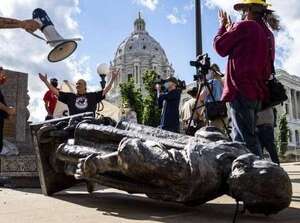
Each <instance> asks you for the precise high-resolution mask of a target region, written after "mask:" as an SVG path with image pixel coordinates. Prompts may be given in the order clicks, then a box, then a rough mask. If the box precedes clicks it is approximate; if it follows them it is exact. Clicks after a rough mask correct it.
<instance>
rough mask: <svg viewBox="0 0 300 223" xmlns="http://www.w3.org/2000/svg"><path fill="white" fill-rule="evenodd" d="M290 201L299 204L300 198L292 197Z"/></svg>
mask: <svg viewBox="0 0 300 223" xmlns="http://www.w3.org/2000/svg"><path fill="white" fill-rule="evenodd" d="M292 201H293V202H300V196H293V197H292Z"/></svg>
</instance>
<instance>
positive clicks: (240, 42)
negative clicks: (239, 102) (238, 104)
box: [214, 21, 275, 101]
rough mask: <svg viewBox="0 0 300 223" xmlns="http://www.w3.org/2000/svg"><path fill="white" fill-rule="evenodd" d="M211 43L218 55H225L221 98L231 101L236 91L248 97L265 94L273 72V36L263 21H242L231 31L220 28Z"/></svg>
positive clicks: (261, 98) (258, 96)
mask: <svg viewBox="0 0 300 223" xmlns="http://www.w3.org/2000/svg"><path fill="white" fill-rule="evenodd" d="M214 47H215V49H216V51H217V53H218V54H219V55H220V56H222V57H226V56H228V64H227V72H226V74H227V75H226V79H225V85H224V90H223V95H222V100H223V101H232V100H234V99H235V97H236V96H237V95H238V94H240V95H242V96H244V97H246V98H247V99H249V100H261V101H263V100H265V99H267V98H268V89H267V86H266V82H267V80H268V79H269V78H270V75H271V73H272V61H274V58H275V40H274V35H273V33H272V32H271V31H270V30H269V29H268V27H267V26H266V25H265V24H264V23H263V22H256V21H242V22H239V23H236V24H234V26H233V27H232V28H231V29H230V31H226V29H225V27H222V28H220V30H219V32H218V34H217V35H216V37H215V40H214Z"/></svg>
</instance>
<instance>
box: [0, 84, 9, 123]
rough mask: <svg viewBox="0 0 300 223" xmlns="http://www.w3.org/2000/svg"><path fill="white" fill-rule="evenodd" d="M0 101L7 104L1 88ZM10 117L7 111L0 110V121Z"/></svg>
mask: <svg viewBox="0 0 300 223" xmlns="http://www.w3.org/2000/svg"><path fill="white" fill-rule="evenodd" d="M0 102H1V103H2V104H4V105H6V102H5V99H4V96H3V94H2V92H1V90H0ZM7 117H8V114H7V113H6V112H5V111H2V110H0V121H3V120H4V119H6V118H7Z"/></svg>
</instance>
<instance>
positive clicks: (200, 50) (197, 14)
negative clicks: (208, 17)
mask: <svg viewBox="0 0 300 223" xmlns="http://www.w3.org/2000/svg"><path fill="white" fill-rule="evenodd" d="M195 4H196V5H195V20H196V58H197V57H198V56H200V55H202V54H203V47H202V22H201V0H195Z"/></svg>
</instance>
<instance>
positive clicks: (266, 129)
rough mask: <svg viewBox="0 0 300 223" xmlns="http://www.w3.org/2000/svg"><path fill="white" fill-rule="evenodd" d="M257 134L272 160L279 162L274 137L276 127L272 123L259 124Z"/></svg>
mask: <svg viewBox="0 0 300 223" xmlns="http://www.w3.org/2000/svg"><path fill="white" fill-rule="evenodd" d="M257 134H258V137H259V141H260V145H261V147H262V149H266V150H267V151H268V153H269V154H270V157H271V160H272V162H274V163H277V164H279V158H278V154H277V150H276V145H275V138H274V127H273V126H272V125H259V126H257Z"/></svg>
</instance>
